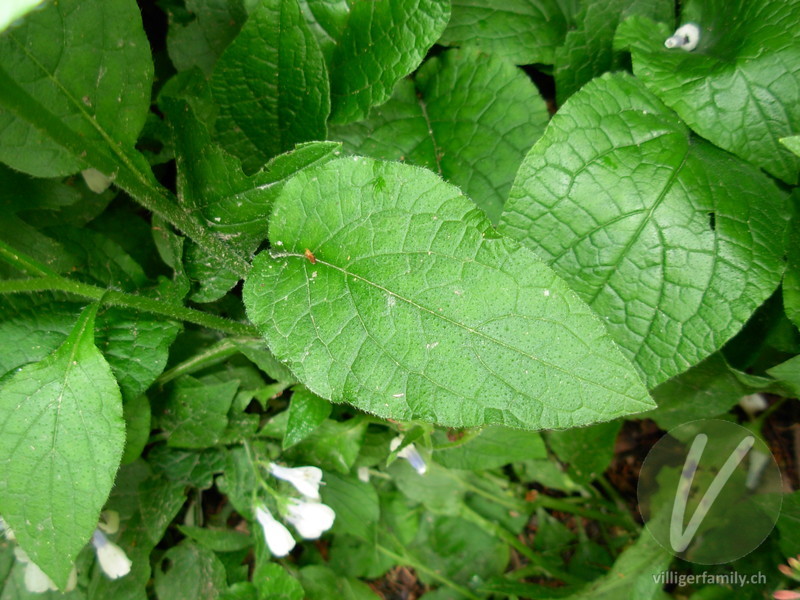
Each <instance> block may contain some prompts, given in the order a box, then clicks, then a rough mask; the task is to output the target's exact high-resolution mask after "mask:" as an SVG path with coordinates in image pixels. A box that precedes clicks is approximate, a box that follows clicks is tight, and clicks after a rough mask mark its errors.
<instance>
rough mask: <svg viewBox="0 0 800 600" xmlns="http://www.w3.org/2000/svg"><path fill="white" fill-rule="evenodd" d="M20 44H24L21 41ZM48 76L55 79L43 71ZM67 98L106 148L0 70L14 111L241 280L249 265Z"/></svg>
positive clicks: (1, 100)
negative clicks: (75, 128)
mask: <svg viewBox="0 0 800 600" xmlns="http://www.w3.org/2000/svg"><path fill="white" fill-rule="evenodd" d="M17 43H19V42H17ZM42 70H43V71H44V73H45V75H46V76H47V77H49V78H50V79H53V80H54V83H55V84H57V81H56V80H55V78H54V77H53V76H52V74H50V73H49V72H47V71H46V70H45V69H44V67H42ZM59 91H60V92H61V93H62V94H64V95H65V96H66V97H67V98H68V99H69V101H70V103H71V104H72V106H73V108H75V109H76V110H77V111H78V112H80V113H81V114H82V116H83V117H84V119H85V120H86V121H87V122H88V123H89V124H90V125H91V126H92V127H94V129H96V130H97V132H98V134H99V135H100V137H101V138H103V140H104V142H105V144H103V143H99V142H97V141H93V140H91V139H87V138H86V137H84V136H82V135H80V134H78V133H76V132H75V131H73V130H72V129H70V128H69V127H68V126H66V125H65V124H64V123H63V122H62V121H61V119H59V118H58V117H56V116H55V115H53V114H52V113H51V112H50V111H48V110H47V109H46V108H45V107H44V106H43V105H42V104H41V103H40V102H39V101H38V100H37V99H36V98H34V97H33V96H31V95H30V94H28V92H26V91H25V90H24V89H23V88H22V87H21V86H20V85H19V84H17V82H16V81H15V80H14V79H13V78H12V77H11V76H10V75H9V74H8V73H7V72H6V71H5V69H3V68H2V67H0V104H2V105H3V106H4V107H5V108H7V109H8V110H9V112H10V113H11V114H13V115H15V116H17V117H19V118H20V119H22V120H23V121H26V122H27V123H28V124H29V125H30V126H31V127H33V128H34V129H36V130H38V131H39V132H40V133H42V134H44V135H45V136H46V137H48V138H50V139H52V140H53V141H54V142H56V143H57V144H59V145H61V146H63V147H64V148H66V149H67V150H69V151H70V153H71V154H72V155H73V156H74V157H75V158H76V159H77V160H79V161H81V162H83V163H84V165H85V166H87V167H88V166H92V167H94V168H96V169H97V170H98V171H101V172H102V173H104V174H106V175H108V176H109V177H112V178H113V179H114V182H115V183H116V184H117V185H118V186H119V187H121V188H122V189H124V190H125V191H126V192H128V194H130V196H131V197H132V198H134V199H135V200H136V201H137V202H138V203H139V204H141V205H142V206H144V207H145V208H146V209H147V210H149V211H151V212H153V213H155V214H157V215H159V216H160V217H162V218H163V219H164V220H166V221H167V222H169V223H171V224H172V225H173V226H175V227H176V228H177V229H179V230H180V231H182V232H183V233H185V234H186V235H187V236H189V237H190V238H192V239H193V240H194V241H195V242H197V244H198V245H200V246H202V247H203V248H205V249H206V250H207V251H208V252H209V253H211V254H212V255H213V256H216V257H217V258H218V259H220V260H221V261H222V262H223V263H224V264H225V266H226V268H227V269H228V270H230V271H232V272H233V273H235V274H236V275H238V276H239V277H240V278H244V277H245V276H246V275H247V273H248V271H249V269H250V264H249V263H248V261H247V260H246V259H245V258H244V257H242V256H241V255H239V253H238V252H235V251H234V250H232V249H231V248H230V247H229V246H228V245H227V244H225V243H224V242H223V241H222V240H221V239H220V238H218V237H217V236H216V235H214V234H213V233H211V232H210V231H209V230H207V229H206V228H205V227H204V226H203V224H202V223H201V222H200V220H199V219H198V218H197V217H196V216H195V215H193V214H190V213H188V212H187V211H185V210H184V209H183V208H182V207H181V206H180V205H179V204H178V202H177V199H176V198H175V196H174V195H173V194H172V192H170V191H169V190H167V189H166V188H165V187H163V186H162V185H161V184H159V183H158V181H156V179H155V177H153V174H152V172H151V171H150V169H149V166H147V161H146V160H145V159H144V157H143V156H142V155H140V154H138V153H134V152H132V151H130V150H128V149H126V148H123V147H122V146H121V145H120V144H118V143H116V142H115V141H114V140H112V139H110V138H109V136H108V134H107V133H106V132H105V130H103V129H102V128H101V127H100V125H99V124H98V123H97V121H96V120H95V119H94V117H92V116H91V115H90V114H88V113H87V112H86V110H85V108H84V107H83V106H81V103H80V102H79V101H78V100H77V99H75V98H72V97H71V96H70V95H69V94H68V93H67V92H66V90H64V89H63V88H62V89H60V90H59Z"/></svg>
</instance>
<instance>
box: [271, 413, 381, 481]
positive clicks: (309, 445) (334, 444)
mask: <svg viewBox="0 0 800 600" xmlns="http://www.w3.org/2000/svg"><path fill="white" fill-rule="evenodd" d="M366 431H367V422H366V421H364V420H362V419H359V418H355V419H350V420H349V421H344V422H339V421H333V420H331V419H328V420H326V421H324V422H323V423H322V424H321V425H320V426H319V427H317V428H316V429H315V430H314V435H313V436H311V437H309V438H306V439H305V440H303V441H302V442H300V443H299V444H296V445H294V446H292V447H291V448H289V450H288V451H287V452H286V457H287V460H290V461H291V462H295V463H296V464H303V463H305V464H311V465H319V466H320V467H322V468H323V469H325V470H326V471H339V472H340V473H342V474H346V473H349V472H350V469H352V468H353V464H354V463H355V461H356V458H358V453H359V451H360V450H361V443H362V441H363V439H364V434H365V433H366Z"/></svg>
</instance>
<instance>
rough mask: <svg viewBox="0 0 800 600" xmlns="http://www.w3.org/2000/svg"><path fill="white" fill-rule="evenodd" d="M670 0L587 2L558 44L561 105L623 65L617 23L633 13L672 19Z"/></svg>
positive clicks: (557, 94)
mask: <svg viewBox="0 0 800 600" xmlns="http://www.w3.org/2000/svg"><path fill="white" fill-rule="evenodd" d="M674 14H675V3H674V2H673V1H671V0H592V1H591V2H584V3H583V5H582V8H581V12H580V13H578V16H577V17H576V19H575V20H576V21H577V26H576V27H575V29H572V30H570V31H568V32H567V35H566V37H565V38H564V45H563V46H559V47H558V48H556V51H555V59H554V60H555V68H554V69H553V76H554V77H555V83H556V98H557V100H558V104H559V106H560V105H562V104H563V103H564V101H565V100H566V99H567V98H569V97H570V96H571V95H572V94H574V93H575V92H577V91H578V90H579V89H580V88H581V87H583V85H584V84H586V83H588V82H589V81H591V80H592V79H593V78H594V77H597V76H598V75H602V74H603V73H606V72H607V71H616V70H620V69H621V68H623V66H624V60H623V54H622V53H621V52H615V51H614V49H613V42H614V33H615V32H616V30H617V25H619V23H620V22H621V21H622V20H624V19H625V17H627V16H630V15H644V16H647V17H650V18H653V19H655V20H661V21H665V22H671V20H672V18H673V15H674Z"/></svg>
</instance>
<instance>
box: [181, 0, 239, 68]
mask: <svg viewBox="0 0 800 600" xmlns="http://www.w3.org/2000/svg"><path fill="white" fill-rule="evenodd" d="M185 4H186V8H185V11H183V10H181V9H179V8H177V7H175V6H171V7H170V10H169V12H168V14H169V18H170V25H169V31H168V32H167V51H168V52H169V57H170V59H171V60H172V64H173V65H175V68H176V69H177V70H178V71H187V70H189V69H191V68H192V67H199V68H200V69H202V70H203V72H204V73H205V74H206V75H210V74H211V72H212V71H213V69H214V65H215V64H216V62H217V59H218V58H219V57H220V55H221V54H222V52H223V51H224V50H225V48H227V47H228V44H230V43H231V41H233V39H234V38H235V37H236V35H237V34H238V33H239V30H240V29H241V27H242V24H243V23H244V22H245V21H246V20H247V11H246V10H245V8H244V3H243V2H242V1H241V0H186V3H185Z"/></svg>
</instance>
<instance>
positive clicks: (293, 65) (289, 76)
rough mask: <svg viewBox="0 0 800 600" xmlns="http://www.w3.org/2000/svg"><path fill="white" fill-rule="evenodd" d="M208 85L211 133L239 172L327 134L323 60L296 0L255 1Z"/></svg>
mask: <svg viewBox="0 0 800 600" xmlns="http://www.w3.org/2000/svg"><path fill="white" fill-rule="evenodd" d="M211 89H212V91H213V93H214V99H215V100H216V102H217V104H218V105H219V116H218V118H217V123H216V125H217V133H218V135H219V137H220V140H221V141H222V143H223V145H224V146H225V147H226V148H227V149H228V150H230V151H231V152H232V153H233V154H235V155H236V156H238V157H239V158H241V159H242V164H243V166H244V168H245V170H246V171H255V170H256V169H258V168H260V167H261V166H262V165H263V164H264V163H265V162H267V160H268V159H270V158H272V157H273V156H275V155H277V154H280V153H281V152H286V151H287V150H291V149H292V148H293V147H294V145H295V144H297V143H299V142H306V141H309V140H324V139H325V137H326V135H327V131H326V127H325V121H326V120H327V118H328V113H329V112H330V98H329V96H328V78H327V73H326V70H325V60H324V58H323V56H322V51H321V50H320V49H319V46H318V45H317V41H316V39H315V38H314V36H313V35H312V34H311V31H310V30H309V29H308V26H307V25H306V23H305V20H304V19H303V15H302V13H301V12H300V7H299V6H298V4H297V0H264V1H263V2H259V3H258V5H257V7H256V8H255V10H253V11H252V12H251V13H250V16H249V18H248V19H247V22H246V23H245V25H244V27H242V30H241V32H240V33H239V35H238V36H237V37H236V39H235V40H234V41H233V43H232V44H231V45H230V46H229V47H228V49H227V50H225V52H224V53H223V54H222V57H220V59H219V61H218V62H217V65H216V67H215V68H214V75H213V77H212V78H211Z"/></svg>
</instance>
